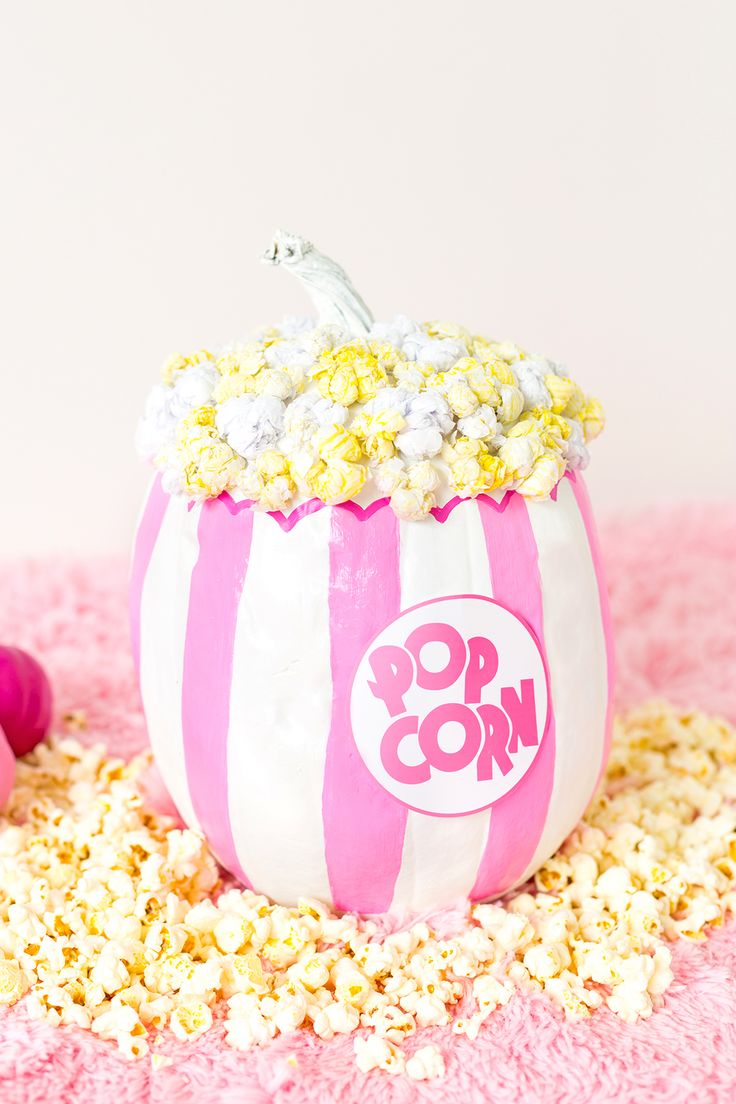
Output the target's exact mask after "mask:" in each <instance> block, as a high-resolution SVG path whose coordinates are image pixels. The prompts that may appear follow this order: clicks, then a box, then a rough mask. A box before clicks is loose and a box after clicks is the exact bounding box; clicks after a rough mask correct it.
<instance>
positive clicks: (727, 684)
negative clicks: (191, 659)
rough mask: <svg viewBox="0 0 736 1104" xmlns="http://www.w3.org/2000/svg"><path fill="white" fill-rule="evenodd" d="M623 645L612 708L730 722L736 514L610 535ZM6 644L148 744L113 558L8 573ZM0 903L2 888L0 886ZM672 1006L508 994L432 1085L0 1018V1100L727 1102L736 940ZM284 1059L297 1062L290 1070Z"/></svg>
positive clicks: (114, 738) (692, 977)
mask: <svg viewBox="0 0 736 1104" xmlns="http://www.w3.org/2000/svg"><path fill="white" fill-rule="evenodd" d="M602 536H603V543H604V550H605V553H606V562H607V567H608V573H609V581H610V587H611V595H612V601H613V612H614V618H615V626H616V633H617V644H618V661H619V687H618V705H619V708H620V709H625V708H628V707H629V706H633V705H637V704H639V703H641V702H643V701H644V700H646V699H648V698H651V697H653V696H657V697H667V698H669V699H670V700H671V701H674V702H675V703H677V704H681V705H685V706H689V705H691V706H698V707H700V708H703V709H706V710H709V711H711V712H714V713H721V714H723V715H725V716H726V717H728V718H729V719H730V720H731V721H733V722H736V678H735V677H734V674H735V673H736V553H735V550H736V512H735V511H733V510H732V509H726V508H725V507H712V508H709V509H707V510H706V509H705V508H684V507H682V508H680V509H679V510H678V511H677V512H669V513H655V514H652V513H649V514H648V515H647V516H646V517H636V518H628V519H619V520H617V521H616V522H615V523H611V524H609V525H607V526H604V528H603V534H602ZM0 570H2V575H3V579H2V581H3V601H2V608H1V609H0V640H2V641H3V642H7V643H11V644H17V645H20V646H23V647H26V648H28V649H30V650H32V651H34V652H35V653H36V654H37V655H38V656H39V657H40V658H41V659H42V660H43V661H44V662H45V663H46V664H47V666H48V669H49V672H50V674H51V676H52V678H53V680H54V684H55V688H56V696H57V707H58V710H59V711H60V712H64V711H66V710H71V709H79V708H82V709H84V710H85V711H86V713H87V716H88V718H89V722H90V727H91V730H92V731H93V733H94V734H99V735H101V736H103V737H104V738H105V739H107V740H108V741H109V743H110V745H111V746H112V747H113V748H114V749H115V750H116V751H119V752H123V753H129V752H132V751H133V750H135V749H137V748H139V747H141V746H142V745H143V743H144V742H145V739H146V736H145V729H144V725H143V720H142V717H141V712H140V705H139V701H138V695H137V692H136V688H135V683H134V677H133V666H132V661H131V658H130V651H129V647H128V637H127V612H126V603H125V587H126V581H125V574H126V568H125V565H124V564H123V563H120V562H85V563H69V562H67V563H59V562H56V563H49V562H40V563H28V564H23V565H6V566H5V567H4V568H2V569H0ZM0 891H1V890H0ZM674 953H675V982H674V984H673V985H672V987H671V989H670V990H669V992H668V993H667V995H666V998H665V1003H664V1008H663V1009H662V1010H660V1011H659V1012H657V1013H656V1014H655V1015H654V1016H653V1017H652V1018H651V1019H650V1020H648V1021H647V1022H644V1023H641V1024H638V1025H636V1026H627V1025H626V1024H623V1023H621V1021H619V1020H617V1019H615V1018H614V1017H613V1016H612V1015H611V1014H609V1013H608V1012H606V1011H604V1012H601V1013H599V1014H597V1015H595V1016H594V1017H593V1018H592V1019H591V1020H590V1021H588V1022H586V1023H582V1024H575V1025H571V1024H568V1023H566V1022H565V1021H564V1019H563V1018H562V1016H561V1014H560V1013H559V1012H558V1011H556V1010H555V1009H554V1008H553V1007H552V1006H551V1005H550V1004H548V1003H547V1001H546V1000H545V999H544V998H543V997H541V996H536V997H516V998H515V999H514V1000H512V1001H511V1003H510V1004H509V1005H508V1006H507V1007H506V1008H505V1009H504V1010H502V1011H499V1012H497V1013H495V1014H494V1015H493V1016H491V1018H490V1019H489V1020H488V1022H487V1023H486V1025H485V1027H484V1029H483V1031H482V1032H481V1034H480V1036H479V1038H478V1040H477V1041H476V1042H475V1043H470V1042H469V1041H468V1040H467V1039H465V1038H458V1037H454V1036H450V1035H448V1034H447V1033H446V1032H436V1031H435V1032H434V1033H433V1032H424V1033H421V1035H420V1036H417V1037H416V1045H421V1043H422V1042H426V1041H427V1039H429V1038H432V1039H433V1040H435V1041H438V1042H439V1045H440V1046H441V1048H442V1050H443V1052H444V1054H445V1057H446V1062H447V1076H446V1078H445V1079H444V1081H442V1082H435V1083H431V1082H430V1083H415V1082H411V1081H409V1080H408V1079H405V1078H403V1077H398V1078H390V1077H388V1076H386V1075H384V1074H379V1073H371V1074H369V1075H367V1076H364V1075H362V1074H359V1073H358V1072H357V1070H356V1069H355V1066H354V1064H353V1053H352V1040H345V1039H343V1040H338V1041H333V1042H330V1043H323V1042H321V1041H320V1040H319V1039H317V1038H314V1037H311V1036H309V1035H308V1034H306V1033H304V1034H297V1035H295V1036H290V1037H287V1038H281V1039H279V1040H277V1041H276V1042H275V1043H274V1044H273V1045H272V1046H270V1047H268V1048H267V1049H262V1050H256V1051H252V1052H250V1053H247V1054H242V1053H238V1052H235V1051H233V1050H230V1049H228V1048H227V1047H225V1046H224V1045H223V1043H222V1035H221V1032H218V1031H217V1030H213V1031H212V1032H210V1033H209V1034H208V1035H206V1036H205V1037H204V1038H203V1039H201V1040H200V1041H199V1042H198V1043H195V1044H193V1045H190V1046H184V1045H179V1044H176V1043H175V1041H174V1040H170V1041H168V1042H167V1044H166V1046H164V1047H162V1048H161V1049H162V1052H163V1053H166V1054H168V1055H170V1056H171V1057H172V1058H173V1064H172V1065H171V1066H168V1067H166V1068H164V1069H160V1070H158V1071H157V1072H155V1073H154V1072H152V1070H151V1067H150V1064H149V1062H148V1061H147V1060H144V1061H141V1062H138V1063H132V1064H131V1063H128V1062H127V1061H125V1060H124V1059H123V1058H121V1057H119V1056H118V1054H117V1053H116V1051H115V1050H114V1048H113V1046H112V1045H111V1044H108V1043H104V1042H101V1041H99V1040H98V1039H96V1038H95V1037H93V1036H92V1035H90V1034H88V1033H85V1032H82V1031H78V1030H76V1029H71V1028H64V1029H54V1028H50V1027H47V1026H45V1025H41V1024H38V1023H33V1022H30V1021H29V1020H28V1018H27V1017H26V1016H25V1014H24V1012H23V1009H22V1007H19V1008H16V1009H13V1010H11V1011H10V1012H8V1013H6V1014H4V1015H2V1016H1V1017H0V1101H1V1102H2V1104H20V1102H24V1104H25V1102H31V1101H32V1102H36V1101H38V1102H39V1104H40V1102H42V1101H43V1102H48V1104H67V1102H71V1101H75V1102H76V1101H79V1102H82V1101H83V1102H85V1104H96V1102H98V1101H99V1102H100V1104H103V1102H104V1104H110V1102H111V1101H113V1100H114V1101H115V1104H125V1102H131V1104H132V1102H136V1104H139V1102H141V1101H152V1102H160V1104H180V1102H181V1104H183V1102H185V1101H190V1100H191V1101H196V1102H197V1104H208V1102H210V1101H211V1102H213V1104H214V1102H218V1104H268V1102H274V1104H318V1102H319V1104H333V1102H339V1104H353V1102H358V1101H361V1102H371V1101H381V1102H382V1104H414V1102H415V1101H435V1102H440V1101H441V1102H443V1104H476V1102H478V1104H479V1102H485V1101H494V1102H497V1104H506V1102H508V1104H512V1102H513V1104H517V1102H523V1104H536V1102H544V1104H547V1102H555V1104H562V1102H564V1101H571V1102H572V1101H574V1102H575V1104H584V1102H586V1101H594V1102H595V1104H608V1102H610V1101H625V1102H629V1101H631V1102H637V1104H638V1102H641V1104H658V1102H664V1101H667V1102H668V1104H676V1102H679V1101H690V1100H694V1101H697V1102H698V1104H720V1102H726V1101H728V1102H732V1101H734V1100H736V981H735V978H736V927H734V926H730V927H726V928H724V929H721V930H720V931H719V932H718V933H717V934H715V935H714V936H713V937H712V938H711V939H710V940H709V941H708V942H707V943H706V944H701V945H684V944H683V945H679V946H678V947H676V949H675V952H674ZM290 1055H294V1056H295V1057H296V1059H297V1062H296V1065H295V1066H294V1065H293V1064H291V1063H288V1064H287V1062H286V1059H287V1057H289V1056H290Z"/></svg>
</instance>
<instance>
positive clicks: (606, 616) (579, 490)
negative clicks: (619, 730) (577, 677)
mask: <svg viewBox="0 0 736 1104" xmlns="http://www.w3.org/2000/svg"><path fill="white" fill-rule="evenodd" d="M567 478H568V479H569V480H570V486H571V487H572V493H573V494H574V495H575V501H576V502H577V504H578V510H579V511H580V516H581V517H582V519H583V524H584V525H585V532H586V534H587V536H588V545H589V546H590V555H591V559H592V560H593V568H594V570H595V577H596V581H597V583H598V598H599V600H600V604H601V622H602V624H603V638H604V640H605V642H606V678H607V681H608V699H607V702H606V732H605V736H604V744H603V759H602V760H601V769H600V771H599V772H598V779H597V781H596V784H595V789H596V790H597V789H598V783H599V782H600V780H601V777H602V775H603V771H604V770H605V769H606V761H607V759H608V753H609V751H610V750H611V738H612V736H613V698H614V692H615V689H616V649H615V646H614V636H613V623H612V621H611V609H610V606H609V604H608V587H607V586H606V573H605V569H604V567H603V557H602V556H601V547H600V542H599V540H598V530H597V529H596V527H595V520H594V518H593V510H592V508H591V505H590V497H589V496H588V488H587V487H586V486H585V483H584V482H583V477H582V475H580V473H579V472H571V473H570V474H569V475H568V476H567ZM594 792H595V791H594Z"/></svg>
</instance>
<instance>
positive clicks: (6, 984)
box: [0, 958, 23, 1004]
mask: <svg viewBox="0 0 736 1104" xmlns="http://www.w3.org/2000/svg"><path fill="white" fill-rule="evenodd" d="M22 993H23V976H22V974H21V971H20V966H19V965H18V963H17V962H14V961H12V959H11V960H10V961H7V960H6V959H2V958H0V1004H15V1002H16V1001H17V1000H20V997H21V995H22Z"/></svg>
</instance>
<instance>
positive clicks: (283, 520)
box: [187, 472, 575, 533]
mask: <svg viewBox="0 0 736 1104" xmlns="http://www.w3.org/2000/svg"><path fill="white" fill-rule="evenodd" d="M562 478H563V479H571V480H574V479H575V473H574V472H566V473H565V475H564V476H563V477H562ZM559 485H560V484H559V483H557V484H556V485H555V486H554V487H553V488H552V490H551V492H550V496H549V497H550V498H551V499H552V501H553V502H555V501H556V500H557V488H558V487H559ZM514 494H516V491H513V490H508V491H506V493H505V494H504V496H503V498H502V499H501V500H500V502H499V501H497V500H496V499H495V498H492V497H491V496H490V495H487V494H479V495H476V497H475V498H462V497H461V496H460V495H455V497H454V498H451V499H450V501H449V502H446V503H445V505H444V506H434V507H433V508H432V509H431V510H430V513H431V515H432V517H433V518H434V519H435V520H436V521H438V522H439V523H440V525H444V523H445V522H446V521H447V519H448V518H449V516H450V514H451V513H452V511H453V510H454V509H455V507H456V506H459V505H460V503H461V502H478V501H482V502H488V503H489V504H490V505H491V506H492V507H493V509H494V510H498V512H499V513H500V514H502V513H503V511H504V510H505V509H506V507H507V505H508V503H509V501H510V499H511V495H514ZM212 501H214V502H221V503H222V504H223V506H224V507H225V508H226V509H227V510H228V511H229V512H230V513H231V514H233V516H235V515H236V514H239V513H240V512H241V511H242V510H249V509H251V508H252V507H253V506H255V502H254V500H253V499H252V498H243V499H241V500H240V501H239V502H236V501H235V499H234V498H233V497H232V495H231V494H230V493H229V492H228V491H223V492H222V494H221V495H218V497H217V498H215V499H213V500H212ZM389 504H390V499H388V498H377V499H376V500H375V501H374V502H371V503H370V504H369V505H368V506H361V505H359V503H357V502H352V501H350V502H337V503H335V504H334V505H333V506H332V509H333V510H348V511H349V513H351V514H353V516H354V517H356V518H357V519H358V520H359V521H367V520H368V518H370V517H373V515H374V514H375V513H377V511H378V510H382V509H383V507H384V506H388V505H389ZM327 505H328V503H327V502H323V501H322V499H320V498H310V499H309V501H308V502H302V503H300V505H299V506H295V507H294V509H293V510H292V511H291V512H290V513H288V514H284V513H283V512H282V511H281V510H266V511H264V513H266V514H267V515H268V516H269V517H272V518H273V519H274V521H275V522H277V523H278V524H279V525H280V526H281V528H282V529H283V531H284V532H285V533H289V532H290V531H291V530H292V529H293V528H294V526H295V525H296V523H297V522H298V521H301V520H302V518H305V517H308V516H309V515H310V514H316V513H319V511H320V510H323V509H325V507H326V506H327ZM193 506H194V502H193V501H192V502H190V503H189V505H188V507H187V509H189V510H191V509H192V507H193Z"/></svg>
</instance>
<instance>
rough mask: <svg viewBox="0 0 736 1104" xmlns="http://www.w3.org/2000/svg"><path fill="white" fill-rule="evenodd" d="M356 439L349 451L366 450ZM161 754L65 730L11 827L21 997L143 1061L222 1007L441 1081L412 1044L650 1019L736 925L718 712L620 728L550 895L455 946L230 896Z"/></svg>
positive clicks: (521, 893)
mask: <svg viewBox="0 0 736 1104" xmlns="http://www.w3.org/2000/svg"><path fill="white" fill-rule="evenodd" d="M448 340H449V338H448ZM453 340H454V339H453ZM433 355H434V354H433ZM437 355H439V354H437ZM177 371H178V369H177ZM550 394H551V395H553V396H557V405H559V402H560V401H561V398H560V396H561V395H562V394H563V391H562V390H559V389H558V390H557V391H556V390H555V388H554V385H553V386H552V387H551V388H550ZM571 394H572V392H571ZM351 434H352V431H350V430H345V431H344V434H343V433H340V434H335V433H331V434H329V435H328V436H327V437H325V438H324V441H325V443H326V445H327V449H328V450H331V449H333V448H334V449H337V450H338V453H342V452H345V451H346V450H347V451H346V455H348V456H349V455H351V454H352V453H351V450H352V449H353V448H354V444H353V440H352V439H351ZM339 459H340V458H339V456H338V460H339ZM341 462H345V463H351V462H352V461H350V460H344V461H341ZM389 463H393V460H392V461H389ZM399 463H400V464H401V469H402V473H403V474H402V476H401V478H402V479H403V480H404V485H405V486H409V485H411V484H410V482H409V481H410V479H412V478H413V480H414V484H413V485H414V486H422V487H425V488H428V487H430V486H431V485H432V478H433V476H432V466H431V462H430V461H422V462H418V463H417V464H415V465H413V466H412V465H410V466H409V467H407V466H406V465H404V463H403V461H399ZM407 472H408V473H409V474H407ZM412 473H413V474H412ZM427 493H429V491H427ZM147 761H148V760H147V757H145V756H142V757H140V758H138V759H136V760H133V761H131V762H130V763H125V762H123V761H122V760H119V759H114V758H109V757H107V756H106V755H105V752H104V750H103V749H102V748H101V747H91V748H90V747H83V746H82V745H81V744H79V743H78V742H77V741H76V740H74V739H73V738H70V737H64V738H56V737H55V738H52V739H51V740H50V741H49V742H48V743H42V744H40V745H39V746H38V747H37V748H35V749H34V751H33V752H31V753H30V754H29V755H27V756H26V757H25V758H23V759H20V760H19V761H18V764H17V777H16V785H15V788H14V789H13V791H12V793H11V796H10V799H9V802H8V806H7V808H6V809H5V810H4V812H3V814H2V815H1V816H0V879H1V882H2V885H3V890H4V893H3V895H2V897H0V1004H3V1005H12V1004H14V1003H16V1002H17V1001H19V1000H21V999H22V1000H24V1002H25V1007H26V1010H27V1012H28V1014H29V1015H30V1016H31V1017H33V1018H37V1019H44V1020H46V1021H47V1022H48V1023H50V1024H54V1025H61V1024H72V1025H75V1026H77V1027H80V1028H83V1029H86V1030H91V1031H92V1032H94V1033H95V1034H96V1035H98V1036H99V1037H100V1038H102V1039H106V1040H110V1041H111V1042H113V1043H115V1044H116V1045H117V1046H118V1047H119V1048H120V1050H121V1051H122V1052H123V1054H125V1055H126V1056H127V1057H129V1058H131V1059H135V1058H140V1057H142V1056H144V1055H146V1054H148V1053H149V1048H150V1045H151V1043H152V1041H154V1040H157V1039H159V1038H160V1037H161V1036H160V1033H161V1032H162V1031H164V1030H166V1029H170V1030H171V1031H172V1033H173V1034H174V1036H175V1037H176V1038H177V1039H180V1040H182V1041H190V1040H194V1039H197V1038H198V1037H199V1036H201V1035H202V1034H204V1033H205V1032H207V1031H208V1030H209V1029H210V1027H211V1025H212V1023H213V1010H214V1009H215V1007H216V1006H219V1007H220V1008H221V1009H222V1011H224V1013H225V1022H224V1028H225V1040H226V1042H227V1044H228V1045H230V1046H232V1047H234V1048H236V1049H248V1048H250V1047H253V1046H260V1045H264V1044H266V1043H268V1042H269V1041H270V1040H271V1039H273V1038H274V1037H275V1036H276V1035H278V1034H286V1033H289V1032H294V1031H304V1030H308V1031H313V1032H314V1034H316V1035H318V1036H319V1037H320V1038H323V1039H331V1038H334V1037H335V1036H339V1035H350V1034H353V1033H356V1032H359V1034H357V1035H356V1037H355V1040H354V1047H355V1056H356V1063H357V1065H358V1068H359V1069H361V1070H363V1071H369V1070H374V1069H377V1070H381V1071H383V1072H386V1073H392V1074H400V1073H404V1072H405V1073H406V1075H407V1076H408V1077H410V1078H413V1079H415V1080H426V1079H430V1078H436V1077H441V1076H442V1075H443V1072H444V1062H443V1059H442V1055H441V1054H440V1052H439V1051H438V1050H437V1049H436V1048H435V1047H434V1046H420V1047H419V1048H418V1049H417V1050H416V1051H415V1052H414V1053H413V1054H411V1055H405V1054H404V1052H403V1051H402V1049H401V1047H402V1046H403V1045H404V1042H405V1040H406V1039H407V1037H409V1036H411V1035H414V1034H415V1033H416V1032H418V1031H421V1030H422V1029H424V1028H427V1027H439V1028H445V1029H446V1030H447V1031H448V1032H451V1033H454V1034H464V1035H467V1036H468V1037H469V1038H471V1039H474V1038H476V1037H477V1035H478V1032H479V1031H480V1030H481V1028H482V1025H483V1023H484V1021H485V1020H487V1019H488V1017H489V1016H491V1015H492V1014H493V1013H494V1011H495V1010H496V1009H498V1008H500V1007H503V1006H504V1005H505V1004H507V1003H508V1001H509V1000H510V999H512V997H513V995H514V993H515V992H517V991H525V990H537V991H541V992H542V993H544V995H545V996H546V997H547V998H548V999H549V1000H550V1001H551V1002H552V1003H554V1004H555V1005H557V1006H558V1007H559V1008H560V1009H561V1010H562V1012H563V1013H564V1015H565V1016H567V1017H568V1018H570V1019H574V1020H579V1019H584V1018H586V1017H589V1016H590V1015H592V1014H593V1013H594V1012H595V1011H596V1010H597V1009H598V1008H600V1007H603V1006H606V1007H608V1008H609V1009H610V1010H611V1011H612V1012H614V1013H615V1014H616V1015H617V1016H619V1017H620V1018H622V1019H623V1020H625V1021H626V1022H630V1023H634V1022H636V1021H637V1020H639V1019H642V1018H646V1017H647V1016H650V1015H651V1014H652V1012H653V1011H654V1009H656V1008H657V1007H658V1005H659V1004H660V1003H661V1000H662V994H663V993H665V992H666V990H667V988H668V987H669V985H670V984H671V982H672V976H673V975H672V968H671V952H670V947H669V943H670V942H671V941H673V940H677V939H686V940H690V941H696V942H697V941H700V940H702V939H705V938H706V936H707V933H708V930H709V928H711V927H713V926H714V925H717V924H720V923H722V922H723V920H724V918H725V917H726V916H727V915H728V914H730V913H733V912H736V732H734V730H732V729H731V728H729V727H728V726H727V725H726V724H725V723H724V722H722V721H719V720H716V719H713V718H709V717H706V716H704V715H702V714H699V713H682V712H677V711H676V710H675V709H674V708H672V707H669V706H666V705H657V704H654V705H650V706H648V707H646V708H643V709H641V710H639V711H638V712H635V713H632V714H630V715H628V716H627V717H625V718H623V719H621V720H619V722H618V723H617V726H616V731H615V736H614V741H613V747H612V751H611V757H610V760H609V765H608V769H607V772H606V778H605V782H604V786H603V789H602V791H601V792H600V793H599V794H598V795H597V796H596V798H595V799H594V800H593V802H592V804H591V805H590V807H589V809H588V811H587V813H586V815H585V817H584V818H583V820H582V821H581V822H580V824H579V825H578V827H577V828H576V829H575V831H574V832H573V833H572V835H571V836H570V837H569V838H568V839H567V840H566V841H565V843H564V844H563V845H562V847H561V848H560V850H559V851H558V853H557V854H556V855H554V856H553V857H552V858H550V859H549V860H548V861H547V862H546V863H545V864H544V866H542V867H541V868H540V870H538V871H537V873H536V875H535V876H534V879H533V880H532V882H530V883H528V884H527V885H526V886H523V887H521V888H520V889H519V890H518V891H517V892H515V893H513V894H511V895H509V896H508V897H507V898H505V899H504V900H503V901H497V902H491V903H488V904H478V905H475V906H472V907H471V906H469V908H468V915H467V918H466V920H465V923H464V925H463V926H462V927H461V930H459V931H458V932H457V933H456V934H455V935H454V936H453V937H451V938H442V937H440V936H439V935H438V934H436V933H435V932H434V931H433V930H432V929H431V927H430V926H429V925H428V924H426V923H424V922H418V923H414V924H413V925H412V926H411V927H409V928H406V929H404V930H401V931H397V932H394V933H392V934H390V935H385V936H381V935H380V934H379V932H378V928H377V925H376V924H375V923H374V922H370V921H360V920H358V918H356V917H355V916H350V915H344V916H342V917H338V916H335V915H333V914H332V913H330V912H329V910H328V909H327V908H326V907H325V906H324V905H322V904H320V903H319V902H318V901H311V900H301V901H299V902H298V904H297V906H296V907H295V908H286V907H284V906H281V905H274V904H272V903H270V902H269V901H268V900H267V898H265V897H262V896H260V895H258V894H255V893H252V892H251V891H249V890H241V889H238V888H232V887H230V886H229V885H223V884H222V883H221V881H220V878H219V874H218V871H217V867H216V865H215V862H214V860H213V858H212V856H211V855H210V853H209V851H208V849H207V847H206V845H205V843H204V841H203V840H202V839H201V838H200V836H198V835H197V834H196V833H195V832H192V831H190V830H188V829H184V830H183V829H180V828H177V827H175V826H174V822H173V821H170V820H168V819H167V818H166V817H163V816H160V815H158V814H155V813H153V812H151V811H149V810H148V809H146V808H145V806H144V804H143V798H142V796H141V792H140V790H139V788H138V784H137V778H138V775H139V774H140V772H141V771H142V769H143V767H144V766H145V765H146V764H147ZM466 997H467V1004H466V1003H465V998H466ZM461 999H463V1000H464V1004H463V1015H458V1014H457V1006H458V1004H459V1002H460V1001H461ZM151 1064H152V1068H153V1069H160V1068H162V1067H163V1066H164V1065H166V1064H168V1060H167V1059H163V1058H160V1057H159V1056H156V1055H153V1056H152V1057H151Z"/></svg>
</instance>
